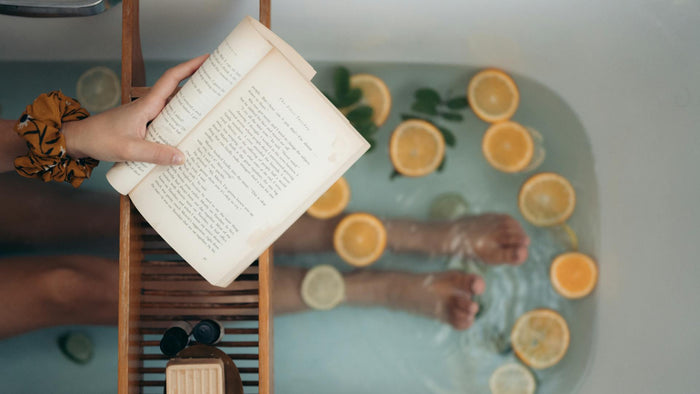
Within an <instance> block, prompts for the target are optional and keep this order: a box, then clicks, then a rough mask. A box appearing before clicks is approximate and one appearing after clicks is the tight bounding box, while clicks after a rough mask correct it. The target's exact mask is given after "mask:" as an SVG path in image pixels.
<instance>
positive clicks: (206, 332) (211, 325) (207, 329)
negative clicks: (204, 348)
mask: <svg viewBox="0 0 700 394" xmlns="http://www.w3.org/2000/svg"><path fill="white" fill-rule="evenodd" d="M192 334H193V335H194V339H195V340H196V341H197V342H199V343H203V344H205V345H214V344H216V343H217V342H219V341H220V340H221V338H222V337H223V327H222V326H221V323H219V322H217V321H214V320H210V319H206V320H202V321H200V322H199V323H197V325H196V326H194V330H192Z"/></svg>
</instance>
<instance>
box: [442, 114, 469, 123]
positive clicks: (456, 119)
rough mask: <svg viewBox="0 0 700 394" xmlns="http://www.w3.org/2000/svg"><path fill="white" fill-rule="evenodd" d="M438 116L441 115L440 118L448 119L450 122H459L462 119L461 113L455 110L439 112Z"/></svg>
mask: <svg viewBox="0 0 700 394" xmlns="http://www.w3.org/2000/svg"><path fill="white" fill-rule="evenodd" d="M440 116H442V118H443V119H445V120H449V121H450V122H459V121H461V120H462V119H464V118H463V117H462V114H458V113H455V112H441V113H440Z"/></svg>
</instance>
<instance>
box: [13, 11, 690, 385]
mask: <svg viewBox="0 0 700 394" xmlns="http://www.w3.org/2000/svg"><path fill="white" fill-rule="evenodd" d="M142 3H143V4H142V12H141V18H142V37H143V50H144V54H145V57H146V58H147V59H151V60H159V59H160V60H163V59H184V58H188V57H192V56H195V55H198V54H200V53H202V52H204V51H206V50H207V49H206V48H213V47H214V46H215V45H216V44H217V43H218V42H219V41H220V39H221V37H223V36H224V35H225V34H226V33H227V32H228V31H230V29H231V28H232V27H233V26H234V25H235V23H237V22H238V21H239V20H240V19H241V18H242V17H243V16H244V15H247V14H250V15H257V2H241V3H242V4H229V3H228V2H226V3H224V2H222V1H218V0H206V1H202V2H199V3H198V4H197V5H196V6H194V5H190V4H189V2H185V1H178V2H177V3H178V5H177V6H175V5H173V1H172V0H146V1H142ZM120 16H121V15H120V10H119V8H118V7H117V8H115V9H113V10H110V11H108V12H105V13H104V14H101V15H98V16H95V17H90V18H85V19H58V20H37V19H32V20H25V19H18V18H14V17H8V16H0V37H2V39H0V61H3V62H5V61H10V60H28V61H35V60H49V61H63V60H70V61H76V60H78V61H86V62H90V61H96V60H112V61H114V60H116V59H118V57H119V39H120ZM272 26H273V30H275V31H276V32H277V33H278V34H279V35H281V36H282V37H284V38H285V39H286V40H287V41H288V42H290V43H291V44H292V45H293V46H295V48H297V49H298V50H299V52H300V53H301V54H302V55H304V56H305V57H306V58H309V59H313V60H319V61H322V60H329V61H335V62H342V61H367V62H374V61H382V62H386V61H397V62H410V63H438V64H466V65H470V66H475V67H481V66H499V67H504V68H507V69H508V70H509V71H511V72H513V73H516V74H518V75H521V76H524V77H527V78H528V79H530V80H534V81H537V82H538V83H541V84H543V85H546V86H547V87H548V88H549V89H550V90H551V91H552V92H554V93H555V94H556V95H557V96H559V97H560V98H561V99H562V100H563V101H565V102H566V103H567V104H568V106H569V107H570V108H572V110H573V111H574V112H575V114H576V116H577V118H578V119H579V120H580V122H581V124H582V126H583V129H584V130H585V132H586V134H587V136H588V139H589V141H590V144H591V147H592V154H593V166H594V173H595V177H596V182H597V185H598V196H597V199H598V205H599V212H598V213H597V214H598V215H599V217H600V224H599V228H598V231H599V234H598V239H599V240H600V243H599V245H596V249H597V253H596V254H597V258H598V261H599V262H600V281H599V283H598V288H597V290H596V293H595V299H594V302H595V308H594V309H595V319H594V324H593V329H592V332H591V340H590V343H591V345H590V346H591V349H590V355H589V357H588V360H586V367H585V373H584V377H583V379H582V380H581V384H580V387H579V389H578V392H579V393H582V394H587V393H660V392H669V393H691V392H697V390H698V389H697V388H698V387H700V374H698V373H697V365H700V338H698V336H697V335H698V333H699V330H698V327H700V308H698V305H700V284H698V281H699V280H700V268H698V267H699V264H698V256H699V255H700V246H699V245H700V224H699V223H700V208H698V203H699V202H700V174H699V173H698V171H699V170H700V165H699V164H698V160H699V159H700V153H699V152H700V129H699V128H698V124H700V110H699V109H700V93H698V92H700V71H699V70H700V40H699V39H698V38H699V37H700V3H698V2H696V1H691V0H672V1H660V0H639V1H634V2H633V1H629V0H619V1H607V2H604V1H592V2H591V1H589V2H583V1H577V2H561V1H551V0H542V1H537V0H535V1H529V2H523V1H516V0H507V1H506V0H501V1H483V0H475V1H468V2H467V1H457V0H453V1H442V2H421V1H417V0H412V1H407V0H403V1H399V0H385V1H382V2H375V1H370V0H358V1H353V2H328V1H321V0H305V1H294V2H292V1H279V2H275V1H273V5H272ZM69 32H70V33H71V34H79V35H82V36H88V37H90V39H89V40H88V42H87V43H86V45H85V46H83V47H75V46H73V45H70V43H69V42H68V40H66V39H65V37H66V34H68V33H69ZM49 49H50V50H49ZM2 78H3V79H2V81H6V80H7V79H5V76H3V77H2ZM101 330H102V331H98V332H96V334H95V335H96V336H97V338H99V341H103V342H105V343H106V345H105V346H109V344H110V343H112V342H111V341H112V339H110V338H111V337H110V336H111V335H114V331H113V330H112V329H101ZM30 335H35V336H33V337H31V338H29V339H22V338H19V339H14V340H13V341H15V342H13V343H12V344H13V346H15V345H17V344H20V345H21V344H24V345H27V346H28V347H31V346H33V345H31V344H32V343H35V341H33V340H35V339H37V338H40V339H41V340H43V341H44V342H42V343H45V342H46V340H45V337H44V336H41V334H30ZM39 342H41V341H39ZM113 345H114V349H113V351H114V352H116V338H114V339H113ZM6 346H9V345H6ZM5 349H7V347H5ZM31 351H32V354H33V356H34V357H37V356H40V355H41V352H40V351H39V350H31ZM2 357H3V356H2V355H0V359H1V358H2ZM103 357H104V358H102V359H100V360H101V362H100V364H99V367H96V366H94V365H93V366H92V367H91V368H93V369H95V370H96V371H97V372H95V373H97V374H102V375H104V376H109V374H107V373H106V372H104V371H103V369H109V368H112V367H114V368H115V369H116V358H115V359H114V362H113V363H112V362H111V361H110V359H109V354H106V355H104V356H103ZM5 361H9V360H5ZM102 375H100V376H102ZM0 376H3V380H6V379H10V380H12V379H16V378H12V379H11V377H10V375H5V374H4V373H0ZM12 387H15V388H17V387H21V386H20V385H14V386H12ZM95 387H97V386H95ZM110 387H114V386H110ZM277 390H278V392H284V387H277ZM102 391H104V392H110V391H113V389H111V390H110V389H104V390H102V389H99V390H98V389H96V390H95V392H102Z"/></svg>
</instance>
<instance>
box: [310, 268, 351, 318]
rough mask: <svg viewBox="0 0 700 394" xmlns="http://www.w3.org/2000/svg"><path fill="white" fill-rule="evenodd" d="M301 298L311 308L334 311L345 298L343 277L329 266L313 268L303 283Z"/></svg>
mask: <svg viewBox="0 0 700 394" xmlns="http://www.w3.org/2000/svg"><path fill="white" fill-rule="evenodd" d="M301 298H302V300H304V303H306V305H308V306H309V307H310V308H313V309H320V310H328V309H333V307H335V306H336V305H338V304H339V303H340V302H341V301H343V299H344V298H345V281H344V280H343V276H342V275H341V274H340V272H338V270H337V269H335V268H334V267H332V266H330V265H327V264H324V265H319V266H316V267H314V268H312V269H311V270H309V272H307V273H306V276H305V277H304V280H303V281H302V282H301Z"/></svg>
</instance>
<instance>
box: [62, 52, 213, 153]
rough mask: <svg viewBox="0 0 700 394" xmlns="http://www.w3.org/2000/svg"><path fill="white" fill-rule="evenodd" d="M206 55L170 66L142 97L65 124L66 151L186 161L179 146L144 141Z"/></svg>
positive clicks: (63, 130)
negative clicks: (168, 103) (175, 94)
mask: <svg viewBox="0 0 700 394" xmlns="http://www.w3.org/2000/svg"><path fill="white" fill-rule="evenodd" d="M207 57H208V55H202V56H199V57H196V58H194V59H192V60H189V61H187V62H185V63H181V64H179V65H177V66H175V67H173V68H171V69H169V70H168V71H166V72H165V73H164V74H163V75H162V76H161V77H160V79H158V81H157V82H156V83H155V85H153V88H152V89H151V90H150V92H149V93H148V94H147V95H146V96H144V97H142V98H139V99H137V100H135V101H132V102H130V103H128V104H124V105H122V106H119V107H117V108H113V109H111V110H109V111H106V112H103V113H100V114H98V115H95V116H91V117H89V118H86V119H83V120H79V121H74V122H66V123H64V124H63V128H62V132H63V134H64V136H65V138H66V153H67V154H68V155H69V156H71V157H73V158H81V157H92V158H93V159H97V160H105V161H115V162H118V161H143V162H148V163H155V164H163V165H169V164H182V163H184V161H185V156H184V155H183V153H182V152H180V150H178V149H177V148H175V147H172V146H169V145H163V144H158V143H155V142H150V141H146V140H144V138H145V136H146V125H147V123H148V122H150V121H151V120H153V118H155V117H156V116H157V115H158V114H159V113H160V111H161V110H162V109H163V107H165V104H166V103H167V101H168V97H170V95H171V94H172V93H173V92H174V91H175V89H176V88H177V86H178V84H179V83H180V81H182V80H183V79H185V78H187V77H189V76H190V75H192V74H193V73H194V72H195V71H196V70H197V69H198V68H199V66H201V65H202V63H204V61H205V60H206V59H207Z"/></svg>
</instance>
